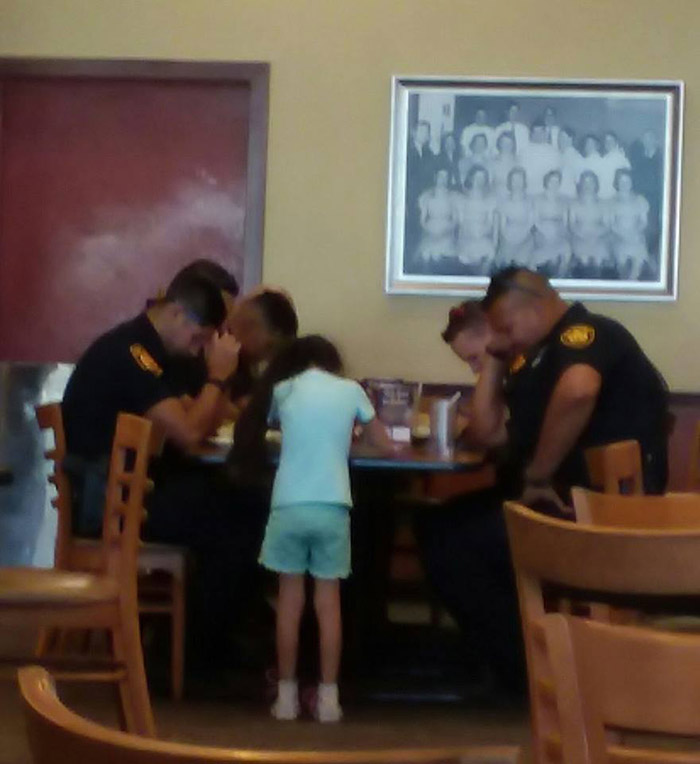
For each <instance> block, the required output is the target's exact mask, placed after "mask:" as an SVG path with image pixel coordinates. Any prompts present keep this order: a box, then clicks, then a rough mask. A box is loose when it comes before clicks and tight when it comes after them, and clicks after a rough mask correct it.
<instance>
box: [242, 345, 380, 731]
mask: <svg viewBox="0 0 700 764" xmlns="http://www.w3.org/2000/svg"><path fill="white" fill-rule="evenodd" d="M341 371H342V362H341V359H340V355H339V354H338V351H337V350H336V348H335V347H334V346H333V345H332V344H331V343H330V342H329V341H328V340H326V339H324V338H323V337H319V336H306V337H301V338H299V339H297V340H295V341H294V342H292V343H291V345H289V346H288V347H287V348H285V349H284V350H282V351H281V352H280V354H279V355H278V356H277V357H276V358H275V360H274V361H273V362H272V364H271V365H270V367H269V369H268V371H267V373H266V375H265V379H264V380H263V381H262V382H261V385H260V388H259V389H258V391H257V392H256V394H255V395H254V397H253V400H252V401H251V403H250V408H251V411H249V415H251V416H252V418H256V417H255V414H256V412H257V414H258V416H257V421H258V425H259V426H258V433H257V434H256V441H257V446H256V444H255V443H253V442H251V440H250V438H249V434H248V436H247V437H246V440H248V443H247V446H249V447H252V448H256V447H259V446H260V443H261V439H262V437H264V429H265V427H266V426H267V423H268V422H270V423H271V422H274V421H279V424H280V427H281V430H282V450H281V454H280V461H279V467H278V470H277V474H276V476H275V481H274V486H273V491H272V502H271V512H270V517H269V519H268V523H267V528H266V530H265V538H264V541H263V544H262V550H261V552H260V562H261V563H262V564H263V566H264V567H266V568H268V569H269V570H273V571H275V572H276V573H278V574H279V597H278V602H277V663H278V672H279V683H278V688H277V699H276V701H275V703H274V705H273V706H272V715H273V716H274V717H275V718H277V719H296V718H297V716H298V714H299V695H298V688H297V680H296V669H297V648H298V642H299V625H300V620H301V616H302V611H303V609H304V600H305V587H304V579H305V576H306V573H307V572H308V573H310V574H311V576H312V577H313V579H314V608H315V611H316V618H317V620H318V627H319V637H320V658H321V661H320V663H321V683H320V684H319V688H318V703H317V707H316V712H315V715H316V718H317V719H318V720H319V721H322V722H336V721H339V720H340V719H341V717H342V710H341V707H340V704H339V702H338V685H337V680H338V669H339V664H340V652H341V641H342V628H341V615H340V579H341V578H347V576H348V575H349V573H350V515H349V510H350V507H351V505H352V499H351V496H350V478H349V474H348V453H349V450H350V443H351V439H352V431H353V426H354V424H355V421H356V420H359V421H360V422H361V423H362V424H363V425H364V427H365V431H366V433H367V435H368V437H369V440H370V441H371V442H372V443H373V444H374V445H375V446H377V447H379V448H380V449H381V450H382V451H383V452H386V453H391V452H393V450H394V448H393V444H392V442H391V441H390V439H389V437H388V435H387V433H386V430H385V429H384V427H383V425H382V424H381V422H379V420H378V419H377V418H376V417H375V412H374V409H373V407H372V404H371V403H370V401H369V399H368V398H367V395H366V394H365V392H364V390H363V389H362V388H361V387H360V385H358V384H357V383H356V382H353V381H351V380H349V379H344V378H343V377H341V376H340V374H341ZM265 413H266V414H267V416H264V414H265ZM237 436H238V433H237ZM249 456H250V452H249Z"/></svg>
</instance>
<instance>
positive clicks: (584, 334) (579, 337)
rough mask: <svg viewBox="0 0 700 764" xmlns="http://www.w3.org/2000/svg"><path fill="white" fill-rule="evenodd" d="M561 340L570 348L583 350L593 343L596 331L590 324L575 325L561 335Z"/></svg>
mask: <svg viewBox="0 0 700 764" xmlns="http://www.w3.org/2000/svg"><path fill="white" fill-rule="evenodd" d="M559 339H560V340H561V344H562V345H566V347H568V348H574V350H582V349H583V348H587V347H588V346H589V345H591V344H592V343H593V340H594V339H595V329H594V328H593V327H592V326H591V325H590V324H573V325H572V326H569V327H568V328H567V329H565V330H564V331H563V332H562V333H561V335H560V337H559Z"/></svg>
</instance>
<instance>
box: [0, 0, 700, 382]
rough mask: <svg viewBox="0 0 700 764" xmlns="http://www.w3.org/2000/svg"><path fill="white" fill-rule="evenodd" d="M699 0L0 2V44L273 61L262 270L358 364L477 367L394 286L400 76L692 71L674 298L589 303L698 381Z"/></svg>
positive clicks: (429, 314)
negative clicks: (395, 115) (393, 140)
mask: <svg viewBox="0 0 700 764" xmlns="http://www.w3.org/2000/svg"><path fill="white" fill-rule="evenodd" d="M699 26H700V1H699V0H578V1H577V0H499V1H498V2H493V1H490V0H1V1H0V55H5V56H11V55H16V56H38V57H42V56H45V57H54V56H56V57H89V58H98V57H105V58H120V57H134V58H164V59H198V60H206V59H223V60H226V59H228V60H232V59H233V60H235V59H238V60H264V61H269V62H270V63H271V64H272V86H271V96H270V99H271V100H270V144H269V165H268V184H267V210H266V226H265V256H264V277H265V279H266V280H267V281H270V282H275V283H280V284H284V285H285V286H287V287H288V288H289V289H290V290H291V292H292V293H293V294H294V296H295V298H296V301H297V303H298V307H299V310H300V314H301V319H302V324H303V328H304V329H305V330H307V331H322V332H324V333H327V334H329V335H330V336H332V337H334V338H335V339H337V340H338V341H339V343H340V345H341V346H342V348H343V350H344V351H345V354H346V357H347V360H348V365H349V366H350V369H351V371H352V372H354V373H355V374H357V375H368V374H372V375H392V376H404V377H406V378H422V379H425V380H436V381H437V380H445V381H447V380H450V381H458V380H461V379H468V374H467V373H466V372H465V371H464V368H463V367H462V366H461V365H460V364H458V363H457V362H456V361H455V360H454V359H452V358H451V357H450V355H449V352H448V350H447V348H446V347H445V346H444V345H443V344H442V342H441V341H440V340H439V337H438V333H439V331H440V329H441V328H442V324H443V320H444V316H445V314H446V310H447V308H448V306H449V305H450V304H451V302H452V301H451V300H450V299H449V298H437V297H400V296H394V297H388V296H386V295H384V293H383V275H384V235H385V219H386V178H387V147H388V135H389V116H390V97H389V96H390V78H391V75H392V74H445V75H495V76H516V75H519V76H533V77H539V76H546V77H572V78H575V77H592V78H598V77H599V78H634V79H645V78H649V79H654V78H656V79H682V80H685V82H686V88H687V91H686V95H687V109H686V130H685V157H684V163H683V165H684V167H683V170H684V175H683V205H682V227H681V249H682V251H681V265H680V299H679V301H678V302H677V303H672V304H658V305H654V304H652V305H648V304H637V305H634V304H633V305H629V304H626V305H625V304H613V303H602V304H600V303H599V304H597V305H596V306H595V307H596V308H597V309H599V310H601V311H603V312H605V313H608V314H609V315H612V316H614V317H616V318H619V319H621V320H622V321H623V322H624V323H625V324H626V325H627V326H628V327H629V328H630V329H631V330H632V331H633V332H634V333H635V334H636V336H637V337H638V339H639V341H640V342H641V344H642V345H643V347H644V348H645V349H646V351H647V352H648V353H649V355H650V356H651V357H652V359H653V360H654V361H655V362H656V363H657V364H658V365H659V367H660V368H661V369H662V370H663V372H664V373H665V374H666V376H667V378H668V380H669V382H670V383H671V386H672V387H673V388H674V389H677V390H698V389H700V348H698V347H697V344H696V332H695V327H696V324H697V322H698V319H699V318H700V305H698V300H697V297H696V292H697V288H698V285H699V284H700V258H698V257H697V256H695V255H694V254H693V253H694V252H695V251H697V249H698V247H699V245H700V214H698V212H697V210H698V208H700V172H698V170H700V156H699V155H698V149H697V145H698V143H699V142H700V118H698V116H697V115H696V113H695V96H696V93H697V91H698V89H700V67H699V66H698V63H699V59H700V56H699V55H698V54H697V52H696V51H697V40H696V36H697V29H698V27H699Z"/></svg>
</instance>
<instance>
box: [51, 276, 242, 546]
mask: <svg viewBox="0 0 700 764" xmlns="http://www.w3.org/2000/svg"><path fill="white" fill-rule="evenodd" d="M225 315H226V311H225V307H224V303H223V300H222V298H221V295H220V294H219V291H218V290H217V289H216V287H214V286H213V285H212V284H211V283H210V282H209V281H207V280H204V279H202V278H200V277H197V276H194V277H190V276H187V275H185V276H184V277H183V276H179V277H177V278H176V279H175V280H174V281H173V282H172V283H171V285H170V286H169V287H168V290H167V292H166V294H165V297H164V298H163V299H162V300H159V301H156V302H155V303H154V304H153V305H151V307H149V308H148V309H147V310H146V311H145V312H144V313H141V314H140V315H139V316H137V317H136V318H134V319H132V320H131V321H127V322H126V323H123V324H121V325H119V326H118V327H116V328H115V329H112V330H111V331H109V332H107V333H106V334H104V335H103V336H102V337H100V338H98V339H97V340H95V342H94V343H93V344H92V345H91V346H90V347H89V348H88V349H87V351H86V352H85V353H84V355H83V356H82V358H81V359H80V360H79V361H78V364H77V366H76V368H75V370H74V371H73V374H72V375H71V378H70V380H69V381H68V386H67V387H66V392H65V395H64V398H63V418H64V422H65V428H66V440H67V445H68V452H69V454H70V455H71V459H72V461H73V463H74V465H75V468H77V470H78V471H81V472H82V473H83V474H84V477H85V480H84V491H83V500H82V502H81V505H80V507H79V508H76V509H77V514H78V518H77V519H78V527H77V530H79V531H80V532H84V533H87V534H94V533H99V531H100V529H101V522H102V500H101V496H99V494H96V493H94V492H93V490H92V489H93V487H94V486H95V485H96V483H97V482H98V477H99V476H100V475H103V474H104V467H105V466H106V463H107V461H108V459H109V454H110V451H111V447H112V438H113V435H114V428H115V424H116V420H117V415H118V414H119V412H121V411H124V412H127V413H132V414H138V415H139V416H145V417H147V418H149V419H151V420H152V421H153V422H154V423H155V424H156V425H158V426H159V427H160V428H161V429H162V431H163V432H164V433H165V436H166V440H167V441H168V442H169V444H171V445H174V446H175V447H177V448H179V449H181V450H185V451H186V450H187V449H189V448H191V447H193V446H195V445H197V444H198V443H200V442H201V441H202V440H203V439H204V438H205V436H206V435H208V434H209V433H210V432H212V431H213V430H215V429H216V426H217V425H218V418H219V416H220V414H219V409H220V400H221V397H222V395H223V391H224V388H225V383H226V381H227V379H228V378H229V377H230V376H231V374H232V373H233V372H235V370H236V366H237V363H238V347H239V346H238V342H237V340H236V339H235V337H233V336H232V335H230V334H223V335H221V336H219V334H218V333H217V327H218V326H219V325H220V324H221V323H222V322H223V320H224V317H225ZM205 346H207V356H206V358H207V370H208V378H207V380H206V384H204V386H203V387H202V388H201V390H200V392H199V394H198V395H197V396H196V397H195V398H194V399H193V400H192V402H191V404H189V405H187V406H185V405H184V404H183V402H182V401H181V399H180V397H179V395H180V393H181V389H180V383H181V378H180V376H179V374H178V373H177V372H178V371H179V369H180V367H179V365H178V359H180V358H182V357H185V358H186V357H193V358H194V357H196V356H197V355H198V354H199V353H200V351H202V350H203V348H204V347H205ZM94 499H96V501H95V500H94Z"/></svg>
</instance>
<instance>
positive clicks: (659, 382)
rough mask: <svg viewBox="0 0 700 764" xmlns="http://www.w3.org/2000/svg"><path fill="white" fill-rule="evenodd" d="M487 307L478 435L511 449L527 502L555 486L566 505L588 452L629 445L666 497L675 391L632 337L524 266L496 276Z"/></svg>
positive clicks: (582, 478)
mask: <svg viewBox="0 0 700 764" xmlns="http://www.w3.org/2000/svg"><path fill="white" fill-rule="evenodd" d="M482 305H483V308H484V310H485V312H486V314H487V316H488V319H489V323H490V324H491V329H492V332H493V333H494V337H493V339H492V341H491V344H490V345H489V348H488V350H489V356H490V358H489V361H488V363H487V364H485V369H484V375H485V376H484V378H483V380H481V381H480V384H481V387H482V389H485V390H486V391H487V393H488V395H486V396H484V397H483V398H482V405H481V406H480V407H478V408H475V419H474V423H473V427H474V428H475V430H476V432H478V434H479V436H480V438H481V440H482V441H483V442H484V443H488V444H489V445H494V444H496V443H507V444H508V449H509V451H510V453H511V454H512V458H513V459H514V460H515V462H516V463H517V465H518V469H519V470H520V471H521V475H522V479H523V482H524V491H525V493H524V494H523V496H524V497H525V498H530V499H531V498H532V494H533V493H534V491H533V490H532V489H534V488H536V487H539V488H541V489H545V488H547V489H549V488H554V489H556V490H557V491H558V494H559V495H560V496H561V497H562V498H564V499H565V500H568V489H569V488H570V487H571V486H573V485H586V484H587V482H588V476H587V473H586V468H585V462H584V458H583V452H584V450H585V449H586V448H589V447H591V446H599V445H603V444H605V443H611V442H613V441H617V440H630V439H631V440H637V441H639V443H640V446H641V449H642V457H643V458H642V462H643V469H644V485H645V488H646V490H647V491H648V492H650V493H661V492H663V491H664V490H665V487H666V479H667V453H666V451H667V420H668V395H667V388H666V383H665V382H664V380H663V378H662V376H661V374H660V373H659V372H658V371H657V369H656V368H655V367H654V365H653V364H652V363H651V361H649V359H648V358H647V357H646V355H645V354H644V352H643V351H642V349H641V348H640V347H639V345H638V344H637V342H636V340H635V339H634V337H632V335H631V334H630V333H629V332H628V331H627V330H626V329H625V328H624V327H623V326H622V325H621V324H619V323H617V322H616V321H614V320H612V319H610V318H606V317H604V316H600V315H598V314H594V313H590V312H589V311H588V310H586V308H585V307H584V306H583V305H582V304H581V303H574V304H573V305H569V304H568V303H566V302H565V301H564V300H563V299H562V298H561V297H560V296H559V294H558V293H557V291H556V290H555V289H553V288H552V286H551V285H550V284H549V282H548V281H547V279H546V278H545V277H544V276H542V275H540V274H538V273H533V272H531V271H528V270H526V269H524V268H508V269H505V270H504V271H501V272H500V273H498V274H496V275H495V276H494V277H493V278H492V279H491V283H490V284H489V288H488V291H487V293H486V297H485V298H484V300H483V303H482ZM512 359H516V360H515V361H513V360H512ZM509 364H510V366H509ZM550 496H551V498H554V491H551V493H550Z"/></svg>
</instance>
